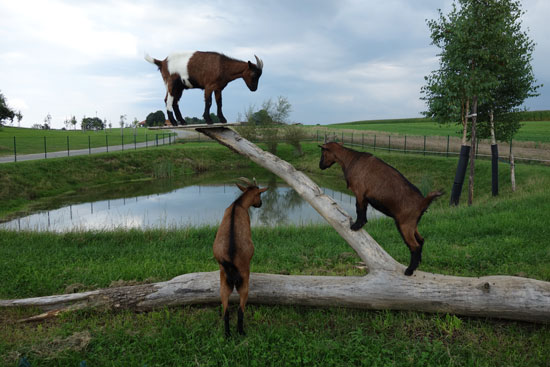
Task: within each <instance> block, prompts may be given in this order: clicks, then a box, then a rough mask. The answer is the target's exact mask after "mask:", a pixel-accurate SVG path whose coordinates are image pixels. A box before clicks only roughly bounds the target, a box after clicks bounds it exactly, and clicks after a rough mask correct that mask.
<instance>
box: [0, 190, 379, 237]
mask: <svg viewBox="0 0 550 367" xmlns="http://www.w3.org/2000/svg"><path fill="white" fill-rule="evenodd" d="M266 184H267V185H268V186H269V188H270V190H268V191H267V192H266V193H265V194H263V195H262V202H263V205H262V207H261V208H259V209H256V208H254V209H251V210H250V219H251V224H252V225H253V226H258V225H264V226H275V225H284V224H292V225H297V226H300V225H304V224H312V223H326V221H325V220H324V219H323V218H322V217H321V216H320V215H319V214H318V213H317V212H316V211H315V210H314V209H313V208H312V207H311V206H310V205H309V203H307V202H306V201H305V200H303V199H302V198H301V197H300V195H298V193H296V191H294V190H293V189H292V188H290V187H288V186H285V185H280V184H277V183H276V181H275V180H272V181H270V182H268V183H265V182H264V183H260V186H262V187H263V186H265V185H266ZM323 191H324V193H325V194H327V195H329V196H331V197H332V198H333V199H334V200H336V201H337V202H338V204H339V205H340V206H342V207H343V208H344V209H345V210H346V211H347V212H348V213H349V214H350V215H351V216H352V217H355V198H354V197H353V196H350V195H347V194H345V193H341V192H338V191H333V190H330V189H326V188H323ZM240 194H241V191H240V190H239V189H238V188H237V187H236V186H235V185H233V184H226V185H193V186H187V187H182V188H179V189H176V190H173V191H170V192H167V193H159V194H151V195H143V196H137V197H134V198H122V199H112V200H101V201H94V202H89V203H84V204H76V205H69V206H66V207H62V208H59V209H55V210H50V211H46V212H41V213H36V214H32V215H29V216H27V217H22V218H18V219H15V220H12V221H10V222H6V223H1V224H0V228H3V229H14V230H35V231H56V232H65V231H71V230H112V229H116V228H124V229H130V228H142V229H147V228H179V227H188V226H193V227H198V226H203V225H213V226H217V225H218V224H219V223H220V221H221V219H222V216H223V211H224V210H225V208H227V207H228V206H229V205H230V204H231V203H232V202H233V201H234V200H235V199H236V198H237V197H238V196H239V195H240ZM370 209H371V208H369V212H368V213H367V216H368V218H369V219H372V218H374V217H377V216H380V215H381V214H380V213H378V212H376V211H372V212H371V211H370Z"/></svg>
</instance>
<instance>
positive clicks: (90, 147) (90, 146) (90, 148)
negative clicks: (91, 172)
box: [88, 135, 92, 154]
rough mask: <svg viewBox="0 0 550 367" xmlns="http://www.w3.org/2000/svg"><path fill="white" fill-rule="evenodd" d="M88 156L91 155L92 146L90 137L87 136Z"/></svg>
mask: <svg viewBox="0 0 550 367" xmlns="http://www.w3.org/2000/svg"><path fill="white" fill-rule="evenodd" d="M88 154H92V144H90V135H88Z"/></svg>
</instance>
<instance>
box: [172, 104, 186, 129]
mask: <svg viewBox="0 0 550 367" xmlns="http://www.w3.org/2000/svg"><path fill="white" fill-rule="evenodd" d="M174 112H175V113H176V119H177V120H178V122H180V123H181V124H182V125H187V121H185V119H184V118H183V116H182V115H181V111H180V107H179V106H178V105H177V103H174Z"/></svg>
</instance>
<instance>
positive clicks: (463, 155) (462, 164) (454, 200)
mask: <svg viewBox="0 0 550 367" xmlns="http://www.w3.org/2000/svg"><path fill="white" fill-rule="evenodd" d="M469 111H470V100H467V101H466V108H465V109H464V108H463V109H462V145H461V147H460V155H459V156H458V165H457V166H456V173H455V180H454V183H453V188H452V190H451V201H450V204H449V205H451V206H453V205H455V206H457V205H458V203H459V201H460V195H461V194H462V185H463V184H464V177H466V168H467V167H468V159H469V155H470V146H469V145H467V143H468V139H467V137H468V116H469Z"/></svg>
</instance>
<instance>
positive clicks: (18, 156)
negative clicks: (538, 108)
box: [0, 129, 550, 164]
mask: <svg viewBox="0 0 550 367" xmlns="http://www.w3.org/2000/svg"><path fill="white" fill-rule="evenodd" d="M176 139H177V140H178V141H186V142H206V141H212V139H210V138H209V137H207V136H204V135H203V134H201V133H199V132H196V133H195V132H192V133H189V134H188V135H187V136H186V137H177V138H176V136H175V134H174V133H155V134H145V136H143V135H141V136H137V137H136V135H133V136H128V135H127V136H124V135H120V136H115V135H102V134H98V135H97V136H92V135H84V136H80V137H78V136H66V137H45V136H44V137H18V138H16V137H13V138H9V139H5V138H3V139H0V154H1V155H0V162H17V161H20V160H27V159H40V158H53V157H61V156H75V155H83V154H92V153H100V152H110V151H118V150H130V149H137V148H149V147H156V146H159V145H165V144H174V143H175V141H176ZM326 140H331V141H335V140H336V141H339V142H342V143H343V144H345V145H348V146H351V147H355V148H358V147H360V148H361V149H368V150H369V151H371V152H373V153H374V152H376V151H377V150H383V151H388V152H399V153H403V154H409V153H415V154H421V155H439V156H445V157H453V156H458V155H459V154H460V147H461V145H462V144H461V140H460V138H458V137H453V136H450V135H447V136H426V135H425V136H417V135H397V134H389V133H357V132H349V131H342V130H333V129H310V130H309V134H308V137H307V138H305V139H303V141H315V142H318V143H322V142H324V141H326ZM255 142H260V143H261V142H262V141H261V140H258V141H255ZM280 142H281V143H283V142H284V141H282V140H281V141H280ZM512 148H513V150H514V159H515V160H516V161H524V162H539V163H542V164H550V144H545V143H536V142H523V141H510V142H509V143H499V151H500V154H499V156H500V159H501V160H502V161H506V162H509V159H510V153H511V150H512ZM476 156H477V157H482V158H483V157H491V146H490V141H488V140H478V144H477V146H476Z"/></svg>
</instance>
